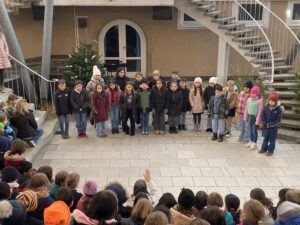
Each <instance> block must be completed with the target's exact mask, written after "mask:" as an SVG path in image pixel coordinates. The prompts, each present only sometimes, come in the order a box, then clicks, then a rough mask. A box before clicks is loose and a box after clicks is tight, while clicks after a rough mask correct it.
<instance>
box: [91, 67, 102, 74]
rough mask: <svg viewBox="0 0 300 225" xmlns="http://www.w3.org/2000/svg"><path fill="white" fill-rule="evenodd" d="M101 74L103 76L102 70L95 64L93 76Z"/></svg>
mask: <svg viewBox="0 0 300 225" xmlns="http://www.w3.org/2000/svg"><path fill="white" fill-rule="evenodd" d="M96 75H100V76H101V71H100V70H99V69H98V66H96V65H95V66H93V76H96Z"/></svg>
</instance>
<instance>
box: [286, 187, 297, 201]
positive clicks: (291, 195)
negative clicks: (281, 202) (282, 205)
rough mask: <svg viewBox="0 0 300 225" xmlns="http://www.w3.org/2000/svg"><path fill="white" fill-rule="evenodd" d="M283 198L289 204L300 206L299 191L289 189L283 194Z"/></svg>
mask: <svg viewBox="0 0 300 225" xmlns="http://www.w3.org/2000/svg"><path fill="white" fill-rule="evenodd" d="M285 198H286V200H287V201H289V202H293V203H296V204H298V205H300V190H297V189H289V190H288V191H287V192H286V194H285Z"/></svg>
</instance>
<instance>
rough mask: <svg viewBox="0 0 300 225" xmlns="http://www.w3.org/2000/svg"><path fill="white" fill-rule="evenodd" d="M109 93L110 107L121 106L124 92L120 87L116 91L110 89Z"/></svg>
mask: <svg viewBox="0 0 300 225" xmlns="http://www.w3.org/2000/svg"><path fill="white" fill-rule="evenodd" d="M108 93H109V95H110V98H109V103H110V106H112V105H119V104H120V97H121V95H122V91H121V89H120V88H119V86H117V87H116V88H115V89H114V90H112V89H110V88H109V89H108Z"/></svg>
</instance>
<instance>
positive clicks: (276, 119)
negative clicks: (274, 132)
mask: <svg viewBox="0 0 300 225" xmlns="http://www.w3.org/2000/svg"><path fill="white" fill-rule="evenodd" d="M281 118H282V107H281V105H280V103H278V104H277V105H276V106H275V107H274V108H270V105H269V104H266V105H265V108H264V111H263V113H262V114H261V122H262V125H263V127H264V128H267V124H269V127H270V128H274V127H278V125H279V124H280V122H281Z"/></svg>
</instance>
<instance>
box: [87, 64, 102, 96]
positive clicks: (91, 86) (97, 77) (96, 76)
mask: <svg viewBox="0 0 300 225" xmlns="http://www.w3.org/2000/svg"><path fill="white" fill-rule="evenodd" d="M99 83H101V84H102V85H104V79H103V78H102V77H101V71H100V70H99V69H98V67H97V66H96V65H95V66H93V76H92V78H91V80H90V81H89V82H88V84H87V86H86V90H87V91H88V92H89V93H90V95H92V93H93V92H94V90H95V87H96V85H97V84H99Z"/></svg>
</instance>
